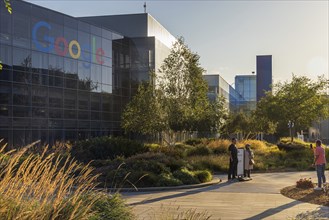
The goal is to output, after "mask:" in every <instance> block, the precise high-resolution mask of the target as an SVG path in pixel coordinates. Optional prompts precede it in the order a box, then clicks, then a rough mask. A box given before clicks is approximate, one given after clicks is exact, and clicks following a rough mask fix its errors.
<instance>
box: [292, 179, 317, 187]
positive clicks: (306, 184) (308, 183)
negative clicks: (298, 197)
mask: <svg viewBox="0 0 329 220" xmlns="http://www.w3.org/2000/svg"><path fill="white" fill-rule="evenodd" d="M296 187H297V188H302V189H309V188H313V187H314V186H313V182H312V179H311V178H308V179H306V178H304V179H300V180H298V181H297V182H296Z"/></svg>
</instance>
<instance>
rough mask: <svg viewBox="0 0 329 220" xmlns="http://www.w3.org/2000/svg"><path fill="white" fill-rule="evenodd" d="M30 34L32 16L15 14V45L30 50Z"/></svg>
mask: <svg viewBox="0 0 329 220" xmlns="http://www.w3.org/2000/svg"><path fill="white" fill-rule="evenodd" d="M30 33H31V27H30V16H27V15H24V14H21V13H15V16H13V35H14V36H13V45H14V46H18V47H24V48H30V47H31V45H30V42H31V40H30V38H31V36H30Z"/></svg>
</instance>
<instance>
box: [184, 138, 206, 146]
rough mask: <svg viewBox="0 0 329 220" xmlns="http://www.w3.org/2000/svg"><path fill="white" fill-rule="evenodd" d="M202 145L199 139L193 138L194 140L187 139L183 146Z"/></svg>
mask: <svg viewBox="0 0 329 220" xmlns="http://www.w3.org/2000/svg"><path fill="white" fill-rule="evenodd" d="M201 143H202V139H200V138H194V139H189V140H187V141H185V144H188V145H191V146H196V145H199V144H201Z"/></svg>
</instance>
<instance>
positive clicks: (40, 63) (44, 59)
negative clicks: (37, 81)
mask: <svg viewBox="0 0 329 220" xmlns="http://www.w3.org/2000/svg"><path fill="white" fill-rule="evenodd" d="M48 66H49V65H48V54H46V53H40V52H35V51H33V52H32V72H34V73H43V74H47V73H48Z"/></svg>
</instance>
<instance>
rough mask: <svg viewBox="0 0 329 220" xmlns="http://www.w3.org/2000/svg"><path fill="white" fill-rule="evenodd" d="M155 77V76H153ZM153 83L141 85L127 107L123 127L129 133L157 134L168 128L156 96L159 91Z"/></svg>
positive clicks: (123, 117)
mask: <svg viewBox="0 0 329 220" xmlns="http://www.w3.org/2000/svg"><path fill="white" fill-rule="evenodd" d="M153 77H155V75H154V74H151V78H153ZM152 81H153V80H151V81H149V82H143V83H141V84H140V85H139V87H138V90H137V93H136V95H135V96H134V97H133V99H132V100H131V102H129V103H128V104H127V106H126V107H125V110H124V112H123V115H122V122H121V126H122V128H124V129H125V130H126V131H128V132H137V133H141V134H144V135H147V134H155V133H157V132H161V131H163V130H164V129H165V127H166V123H165V122H164V112H163V111H162V109H161V105H160V103H159V100H158V96H157V94H156V93H157V92H158V91H157V90H155V89H154V85H153V83H152Z"/></svg>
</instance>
